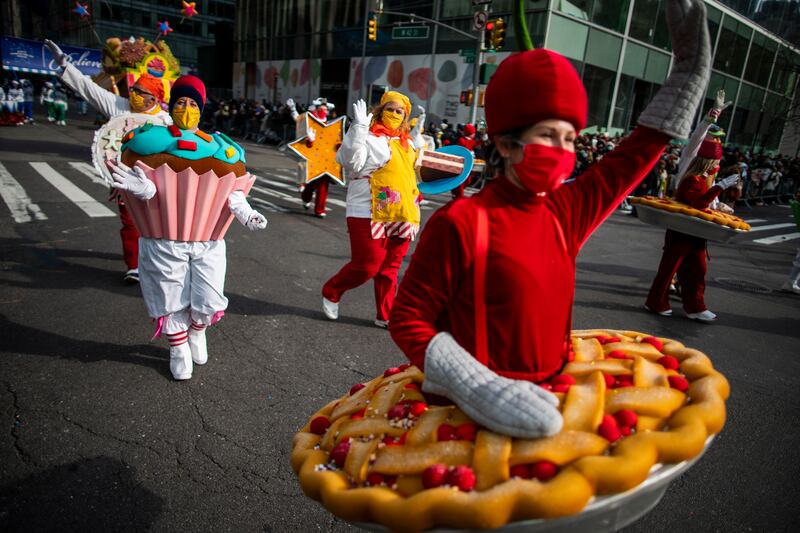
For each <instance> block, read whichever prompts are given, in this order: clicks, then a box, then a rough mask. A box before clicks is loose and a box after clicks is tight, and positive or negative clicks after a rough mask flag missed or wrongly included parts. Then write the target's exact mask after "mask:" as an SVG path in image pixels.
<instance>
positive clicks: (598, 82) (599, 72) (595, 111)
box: [583, 64, 616, 128]
mask: <svg viewBox="0 0 800 533" xmlns="http://www.w3.org/2000/svg"><path fill="white" fill-rule="evenodd" d="M615 76H616V74H615V73H614V71H613V70H608V69H604V68H600V67H596V66H594V65H588V64H585V65H584V66H583V85H584V87H586V94H588V95H589V115H588V120H587V125H588V126H589V127H591V126H597V127H598V128H605V127H606V124H607V122H608V112H609V110H610V109H611V95H612V93H613V91H614V78H615Z"/></svg>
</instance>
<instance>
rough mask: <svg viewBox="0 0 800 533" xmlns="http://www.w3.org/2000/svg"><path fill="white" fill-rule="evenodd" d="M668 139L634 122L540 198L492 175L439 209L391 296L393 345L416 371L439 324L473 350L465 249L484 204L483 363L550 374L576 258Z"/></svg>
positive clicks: (535, 376) (561, 340)
mask: <svg viewBox="0 0 800 533" xmlns="http://www.w3.org/2000/svg"><path fill="white" fill-rule="evenodd" d="M668 141H669V138H668V137H667V136H666V135H664V134H662V133H659V132H656V131H654V130H650V129H647V128H642V127H639V128H637V129H636V130H634V132H633V133H632V134H631V135H630V136H629V137H628V138H627V139H626V140H625V141H624V142H622V143H621V144H620V145H619V146H618V147H617V148H616V149H615V150H614V151H612V152H610V153H609V154H608V155H606V156H605V157H604V158H603V159H602V161H600V162H599V163H597V164H596V165H594V166H592V167H590V168H589V169H588V170H587V171H586V172H585V173H584V174H583V175H581V176H580V177H579V178H578V179H576V180H575V181H574V182H572V183H568V184H565V185H562V186H561V187H559V188H558V189H556V190H555V191H553V192H552V193H550V194H548V195H547V196H545V197H537V196H534V195H532V194H530V193H528V192H527V191H525V190H523V189H520V188H519V187H517V186H515V185H514V184H512V183H511V182H510V181H508V180H507V179H506V178H503V177H500V178H498V179H496V180H494V181H493V182H492V183H490V184H489V185H487V186H486V187H485V188H484V190H482V191H481V192H480V193H479V194H477V195H475V196H473V197H471V198H465V199H461V200H458V201H455V202H453V203H451V204H449V205H447V206H445V207H443V208H442V209H440V210H439V211H438V212H437V213H436V214H435V215H434V216H433V217H431V219H430V221H429V222H428V223H427V225H426V227H425V230H424V232H423V233H422V236H421V238H420V242H419V245H418V246H417V249H416V252H415V253H414V256H413V257H412V260H411V264H410V266H409V267H408V271H407V272H406V274H405V277H404V278H403V281H402V283H401V285H400V290H399V294H398V296H397V299H396V300H395V302H394V307H393V309H392V314H391V318H390V320H389V327H390V330H391V334H392V338H393V339H394V340H395V342H396V343H397V345H398V346H399V347H400V349H402V350H403V352H404V353H405V354H406V356H407V357H408V358H409V360H410V361H411V362H412V363H413V364H415V365H417V366H419V367H420V368H422V367H423V365H424V360H425V349H426V347H427V346H428V343H429V342H430V340H431V338H432V337H433V336H434V335H436V334H437V333H438V332H440V331H448V332H450V333H451V334H452V335H453V337H454V338H455V339H456V341H458V343H459V344H460V345H461V346H463V347H464V348H465V349H466V350H467V351H469V352H470V353H472V354H474V353H475V314H474V313H475V311H474V280H473V264H474V253H473V250H474V248H475V241H476V236H475V221H476V218H477V214H476V213H477V208H478V206H483V207H484V208H485V209H486V210H487V212H488V218H489V252H488V256H487V265H486V281H485V286H486V289H485V290H486V297H485V300H486V314H487V336H488V354H489V365H488V366H489V368H490V369H492V370H494V371H496V372H498V373H499V374H501V375H504V376H507V377H513V378H519V379H529V380H533V381H541V380H544V379H547V378H548V377H549V376H551V375H552V374H554V373H556V372H557V371H558V370H559V369H560V368H561V366H562V365H563V363H564V360H565V358H566V355H567V340H568V338H569V337H568V336H569V331H570V328H571V326H572V324H571V315H572V303H573V298H574V291H575V258H576V256H577V255H578V252H579V251H580V249H581V246H583V244H584V242H586V240H587V239H588V238H589V236H590V235H591V234H592V232H593V231H594V230H595V229H596V228H597V227H598V226H599V225H600V224H601V223H602V222H603V220H605V219H606V218H607V217H608V216H609V215H610V214H611V213H612V212H613V211H614V209H615V208H616V207H617V206H618V205H619V203H620V202H621V201H622V199H623V198H625V196H626V195H627V194H628V193H629V192H630V191H631V190H632V189H633V188H634V187H635V186H636V185H637V184H638V183H639V181H640V180H641V179H642V178H643V177H644V176H645V175H646V174H647V172H648V171H649V170H650V169H651V168H652V167H653V165H654V164H655V163H656V161H657V160H658V157H659V156H660V154H661V152H662V150H663V149H664V147H665V145H666V144H667V142H668Z"/></svg>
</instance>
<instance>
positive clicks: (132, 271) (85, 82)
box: [43, 39, 172, 283]
mask: <svg viewBox="0 0 800 533" xmlns="http://www.w3.org/2000/svg"><path fill="white" fill-rule="evenodd" d="M44 44H45V45H46V46H47V47H48V48H49V49H50V53H51V54H53V60H54V63H55V64H56V66H58V67H59V68H60V69H61V72H60V74H59V76H60V78H61V81H63V82H64V83H65V84H67V86H68V87H69V88H70V89H72V90H73V91H75V92H76V93H77V94H78V95H79V96H80V97H81V98H83V99H84V100H86V101H87V102H88V103H89V105H91V106H92V107H93V108H95V109H96V110H98V111H100V112H101V113H102V114H104V115H105V116H107V117H108V118H112V117H116V116H118V115H123V114H127V113H145V114H148V115H157V116H159V117H160V118H162V119H164V120H165V122H166V123H167V124H171V123H172V119H171V118H170V116H169V113H167V112H166V111H164V110H163V109H162V107H161V104H162V103H163V102H164V85H163V83H162V81H161V80H160V79H159V78H156V77H155V76H151V75H150V74H143V75H142V76H140V77H139V79H137V80H136V82H135V83H134V84H133V87H131V88H130V91H129V92H130V95H129V97H128V98H123V97H121V96H118V95H116V94H114V93H112V92H110V91H107V90H105V89H103V88H102V87H100V86H99V85H97V84H96V83H95V82H93V81H92V79H91V78H90V77H89V76H85V75H83V74H82V73H81V71H80V70H78V69H77V68H76V67H75V66H74V65H73V64H71V63H70V62H69V57H68V56H67V55H66V54H65V53H64V52H62V51H61V48H59V47H58V45H57V44H55V43H54V42H53V41H50V40H47V39H45V41H44ZM43 97H44V96H43ZM51 107H52V104H51ZM48 113H49V112H48ZM51 122H52V119H51ZM115 196H116V198H117V207H118V208H119V219H120V222H121V223H122V228H121V229H120V238H121V240H122V255H123V258H124V260H125V266H126V267H127V270H126V272H125V276H124V278H123V279H124V280H125V281H126V282H127V283H138V282H139V244H138V242H139V232H138V231H137V230H136V226H135V225H134V224H133V219H131V217H130V214H129V213H128V210H127V208H126V207H125V204H124V202H122V200H121V199H120V198H119V196H117V195H115Z"/></svg>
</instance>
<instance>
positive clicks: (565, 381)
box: [550, 374, 575, 386]
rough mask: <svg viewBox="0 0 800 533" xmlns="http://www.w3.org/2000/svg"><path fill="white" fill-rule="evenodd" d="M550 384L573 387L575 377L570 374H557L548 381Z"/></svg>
mask: <svg viewBox="0 0 800 533" xmlns="http://www.w3.org/2000/svg"><path fill="white" fill-rule="evenodd" d="M550 383H551V384H552V385H553V386H555V385H575V376H572V375H570V374H559V375H557V376H554V377H553V379H551V380H550Z"/></svg>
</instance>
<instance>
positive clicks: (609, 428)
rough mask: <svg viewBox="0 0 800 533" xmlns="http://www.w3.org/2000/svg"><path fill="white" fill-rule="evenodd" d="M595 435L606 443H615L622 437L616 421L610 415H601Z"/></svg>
mask: <svg viewBox="0 0 800 533" xmlns="http://www.w3.org/2000/svg"><path fill="white" fill-rule="evenodd" d="M597 433H599V434H600V436H601V437H603V438H604V439H606V440H607V441H608V442H616V441H617V440H619V438H620V437H621V436H622V433H621V432H620V430H619V425H618V424H617V421H616V419H615V418H614V417H613V416H611V415H603V421H602V422H600V426H598V428H597Z"/></svg>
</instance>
